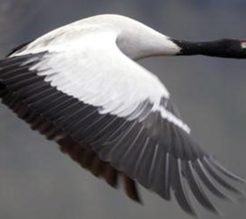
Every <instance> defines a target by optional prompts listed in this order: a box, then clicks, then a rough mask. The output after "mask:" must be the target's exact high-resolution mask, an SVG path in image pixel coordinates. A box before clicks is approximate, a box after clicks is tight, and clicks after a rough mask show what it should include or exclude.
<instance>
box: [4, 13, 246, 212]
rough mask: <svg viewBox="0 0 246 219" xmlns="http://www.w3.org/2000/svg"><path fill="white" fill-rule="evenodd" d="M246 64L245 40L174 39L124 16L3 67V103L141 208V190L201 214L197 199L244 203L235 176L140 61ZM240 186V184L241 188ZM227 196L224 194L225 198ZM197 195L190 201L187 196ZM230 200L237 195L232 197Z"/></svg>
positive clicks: (70, 31)
mask: <svg viewBox="0 0 246 219" xmlns="http://www.w3.org/2000/svg"><path fill="white" fill-rule="evenodd" d="M181 55H206V56H215V57H224V58H237V59H245V58H246V46H245V41H243V40H234V39H221V40H216V41H210V42H188V41H182V40H175V39H172V38H170V37H168V36H165V35H163V34H161V33H159V32H157V31H155V30H153V29H151V28H150V27H148V26H146V25H144V24H142V23H140V22H138V21H135V20H133V19H131V18H127V17H124V16H121V15H110V14H107V15H97V16H94V17H90V18H85V19H82V20H79V21H76V22H74V23H71V24H69V25H66V26H63V27H60V28H57V29H55V30H53V31H51V32H49V33H47V34H45V35H43V36H41V37H39V38H37V39H36V40H34V41H32V42H29V43H27V44H24V45H21V46H19V47H18V48H16V49H14V50H13V51H12V52H11V53H10V54H9V55H8V56H7V57H6V58H5V59H2V60H1V61H0V96H1V99H2V102H3V103H4V104H5V105H7V106H8V107H9V108H10V109H11V110H13V111H14V112H15V113H16V114H17V115H18V116H19V117H20V118H22V119H23V120H25V121H26V122H27V123H29V124H30V126H31V128H32V129H34V130H37V131H39V132H40V133H41V134H43V135H44V136H46V138H47V139H50V140H53V141H56V142H57V143H58V145H59V146H60V148H61V151H62V152H64V153H67V154H68V155H70V157H71V158H72V159H73V160H75V161H76V162H78V163H79V164H80V165H81V166H82V167H83V168H85V169H87V170H89V171H90V172H91V173H92V174H94V175H95V176H97V177H101V178H103V179H105V181H106V182H107V183H108V184H109V185H111V186H112V187H117V185H118V181H119V180H121V181H122V182H123V185H124V188H125V189H124V190H125V193H126V195H127V196H128V197H130V198H131V199H133V200H135V201H137V202H140V201H141V200H140V196H139V192H138V187H137V186H138V184H141V185H142V186H144V187H145V188H147V189H149V190H151V191H153V192H155V193H157V194H158V195H160V196H161V197H162V198H164V199H166V200H170V199H171V195H172V194H173V195H174V196H175V197H176V200H177V202H178V203H179V205H180V207H181V208H182V209H183V210H184V211H185V212H187V213H189V214H192V215H196V212H195V210H194V207H193V204H192V201H191V197H190V196H191V195H190V193H192V194H193V196H194V197H195V199H196V200H197V201H198V202H199V203H200V204H201V205H202V206H203V207H205V208H206V209H208V210H210V211H212V212H214V213H216V212H218V211H217V209H216V207H215V206H214V204H213V201H211V197H210V196H209V195H210V194H209V193H212V194H214V195H215V196H217V197H219V198H221V199H225V200H230V199H231V195H232V194H234V195H236V196H241V195H243V192H242V191H240V190H239V189H238V188H236V186H234V184H233V183H236V182H237V181H239V182H245V180H244V179H242V178H240V177H238V176H236V175H235V174H233V173H231V172H229V171H228V170H227V169H225V168H224V167H223V166H222V165H221V164H219V162H218V161H216V159H215V158H214V157H213V156H211V155H209V154H208V153H206V152H205V151H204V150H203V149H202V148H201V147H200V146H199V145H198V144H197V143H196V142H195V141H194V140H193V139H192V137H191V135H190V128H189V126H188V125H187V124H186V123H185V122H184V121H183V120H182V118H181V116H180V114H179V112H178V111H177V109H176V107H175V106H174V105H173V103H172V100H171V99H170V93H169V91H168V90H167V88H166V87H165V86H164V85H163V83H162V82H161V81H160V80H159V79H158V78H157V77H156V76H155V75H154V74H152V73H151V72H150V71H148V70H147V69H145V68H144V67H142V66H141V65H139V64H138V63H137V61H138V60H140V59H143V58H147V57H153V56H181ZM234 181H235V182H234ZM225 191H226V192H225ZM189 192H190V193H189ZM228 192H230V194H231V195H228Z"/></svg>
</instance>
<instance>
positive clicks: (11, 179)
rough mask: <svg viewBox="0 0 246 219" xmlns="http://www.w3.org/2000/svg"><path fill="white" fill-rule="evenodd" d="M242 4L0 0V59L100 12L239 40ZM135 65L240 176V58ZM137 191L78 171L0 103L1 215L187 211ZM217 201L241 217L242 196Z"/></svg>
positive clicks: (245, 172) (245, 109) (171, 30)
mask: <svg viewBox="0 0 246 219" xmlns="http://www.w3.org/2000/svg"><path fill="white" fill-rule="evenodd" d="M245 12H246V1H245V0H233V1H231V0H220V1H216V0H206V1H204V0H186V1H184V0H165V1H163V0H152V1H148V0H124V1H122V0H100V1H98V0H52V1H51V0H39V1H34V0H0V57H1V58H3V57H4V56H5V55H6V53H7V52H9V51H10V50H11V49H12V48H13V47H15V46H17V45H19V44H21V43H24V42H26V41H30V40H32V39H34V38H36V37H38V36H40V35H42V34H44V33H46V32H47V31H49V30H52V29H53V28H56V27H58V26H61V25H63V24H67V23H69V22H72V21H74V20H77V19H80V18H84V17H88V16H92V15H96V14H102V13H117V14H122V15H126V16H130V17H132V18H135V19H137V20H139V21H141V22H143V23H145V24H147V25H149V26H151V27H153V28H155V29H157V30H159V31H160V32H162V33H164V34H166V35H169V36H172V37H174V38H177V39H186V40H210V39H217V38H225V37H230V38H246V25H245V21H246V13H245ZM141 64H143V65H144V66H145V67H146V68H148V69H150V70H151V71H153V72H154V73H156V74H157V75H158V76H159V77H160V79H161V80H162V81H163V82H164V83H165V85H166V86H167V87H168V89H169V90H170V92H171V93H172V97H173V99H174V101H175V102H176V103H177V105H178V107H179V109H180V111H181V112H182V115H183V117H184V118H185V121H186V122H187V123H188V124H189V125H190V127H191V128H192V134H193V137H194V138H195V139H196V140H198V141H199V142H200V144H201V145H202V146H203V148H206V150H207V151H209V152H211V153H212V154H216V155H217V158H218V159H219V160H220V161H221V162H222V163H223V164H224V165H225V166H226V167H228V168H229V169H231V170H233V171H234V172H236V173H237V174H239V175H241V176H243V177H246V169H245V166H246V159H245V152H246V145H245V139H246V135H245V128H246V119H245V118H246V86H245V84H246V72H245V68H246V62H245V61H240V60H226V59H218V58H209V57H172V58H155V59H149V60H144V61H142V62H141ZM141 191H142V196H143V199H144V206H140V205H138V204H135V203H133V202H132V201H130V200H129V199H128V198H126V197H125V196H124V194H123V192H119V191H117V190H114V189H111V188H110V187H109V186H108V185H106V184H105V183H104V182H103V181H102V180H98V179H97V178H95V177H94V176H92V175H91V174H90V173H88V172H86V171H84V170H82V169H81V168H80V167H79V166H78V165H77V164H76V163H74V162H73V161H72V160H70V158H68V157H67V156H65V155H63V154H62V153H60V152H59V151H58V147H57V145H55V144H54V143H53V142H49V141H47V140H45V139H44V137H43V136H40V135H39V134H38V133H36V132H33V131H31V130H30V129H29V127H28V126H27V125H26V124H25V123H24V122H22V121H21V120H19V119H17V118H16V116H15V115H14V114H13V113H11V112H10V111H9V110H8V109H7V108H6V107H5V106H3V105H1V106H0V218H4V219H14V218H19V219H22V218H25V219H29V218H35V219H39V218H40V219H41V218H42V219H43V218H52V219H56V218H57V219H58V218H59V219H66V218H73V219H77V218H102V219H103V218H117V219H118V218H128V219H133V218H134V219H136V218H141V219H149V218H169V219H170V218H180V219H181V218H182V219H183V218H184V219H185V218H190V216H188V215H186V214H184V213H183V212H182V211H181V210H180V208H179V207H178V206H177V204H176V203H175V201H173V202H166V201H164V200H162V199H161V198H159V197H158V196H157V195H155V194H152V193H151V192H149V191H146V190H145V189H143V188H142V189H141ZM219 206H220V209H221V210H222V211H223V212H224V214H225V218H228V219H229V218H232V217H234V218H237V219H241V218H245V214H246V203H242V204H240V205H235V206H234V205H228V204H227V203H220V204H219ZM198 207H199V206H198ZM199 212H200V215H202V216H203V218H206V217H207V218H216V217H215V216H213V215H212V214H210V213H208V212H205V211H204V210H202V209H199Z"/></svg>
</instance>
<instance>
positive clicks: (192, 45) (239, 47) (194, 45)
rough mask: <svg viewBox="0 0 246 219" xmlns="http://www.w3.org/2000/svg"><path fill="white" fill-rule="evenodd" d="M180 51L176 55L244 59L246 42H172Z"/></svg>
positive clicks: (221, 40) (232, 40)
mask: <svg viewBox="0 0 246 219" xmlns="http://www.w3.org/2000/svg"><path fill="white" fill-rule="evenodd" d="M172 41H173V42H174V43H175V44H177V45H178V46H179V47H180V48H181V51H180V53H178V54H177V55H205V56H214V57H221V58H234V59H246V41H245V40H236V39H220V40H215V41H208V42H189V41H182V40H175V39H173V40H172Z"/></svg>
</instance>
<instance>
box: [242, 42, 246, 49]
mask: <svg viewBox="0 0 246 219" xmlns="http://www.w3.org/2000/svg"><path fill="white" fill-rule="evenodd" d="M241 47H242V48H243V49H246V40H243V41H241Z"/></svg>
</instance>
